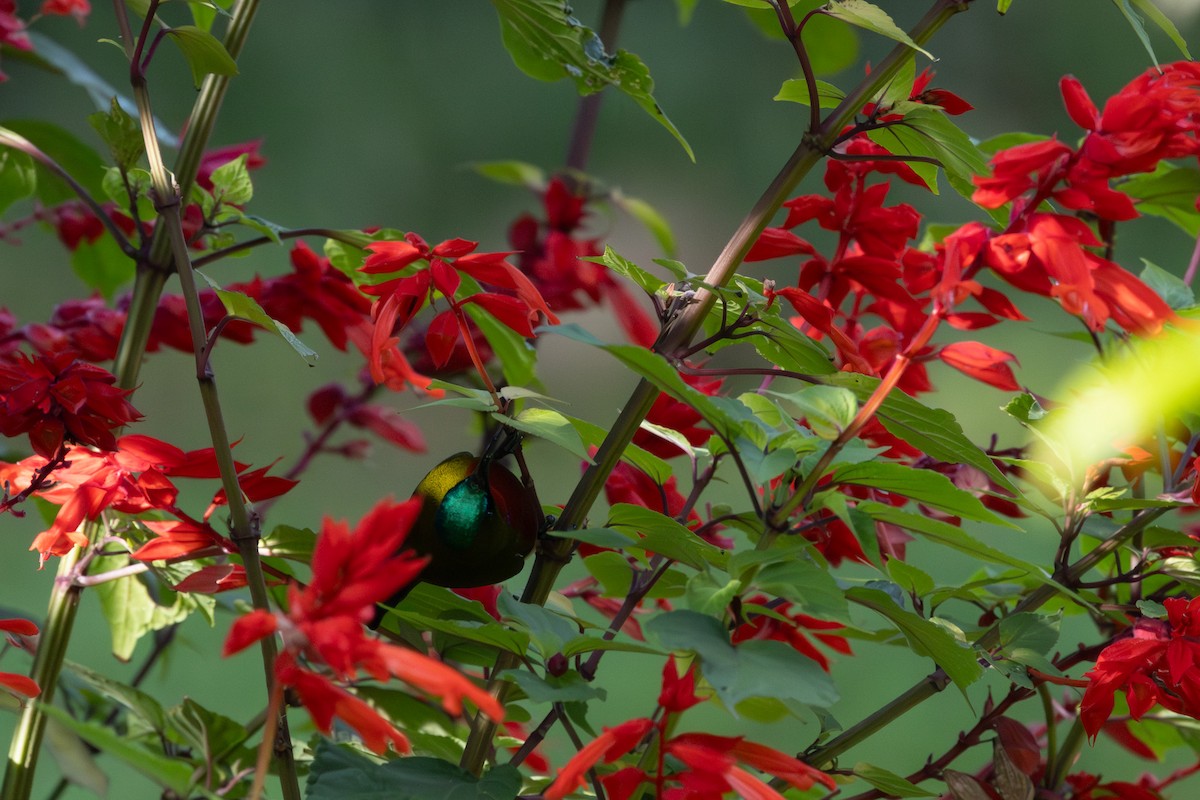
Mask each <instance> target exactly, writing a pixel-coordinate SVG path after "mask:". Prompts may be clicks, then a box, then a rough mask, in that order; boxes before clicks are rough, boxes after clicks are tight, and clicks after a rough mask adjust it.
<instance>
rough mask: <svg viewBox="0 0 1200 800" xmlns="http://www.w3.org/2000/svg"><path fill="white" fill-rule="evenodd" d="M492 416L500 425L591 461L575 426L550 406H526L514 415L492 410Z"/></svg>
mask: <svg viewBox="0 0 1200 800" xmlns="http://www.w3.org/2000/svg"><path fill="white" fill-rule="evenodd" d="M492 418H493V419H495V420H496V421H497V422H499V423H500V424H501V425H507V426H508V427H510V428H516V429H517V430H519V431H521V432H522V433H527V434H529V435H530V436H536V437H538V438H539V439H545V440H546V441H548V442H551V443H553V444H556V445H558V446H559V447H561V448H562V449H564V450H566V451H567V452H568V453H570V454H571V455H573V456H579V458H581V459H583V460H584V461H586V462H587V463H589V464H590V463H592V457H591V456H589V455H588V452H587V448H585V447H584V446H583V441H582V440H581V439H580V438H579V433H578V432H577V431H576V430H575V426H573V425H572V424H571V421H570V420H569V419H567V418H566V417H565V416H563V415H562V414H560V413H559V412H557V411H555V410H554V409H551V408H527V409H525V410H524V411H522V412H521V413H520V414H517V416H515V417H509V416H507V415H505V414H501V413H500V412H499V411H494V412H492Z"/></svg>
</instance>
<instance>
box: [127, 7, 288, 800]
mask: <svg viewBox="0 0 1200 800" xmlns="http://www.w3.org/2000/svg"><path fill="white" fill-rule="evenodd" d="M120 1H121V0H117V2H120ZM134 97H135V98H136V100H137V103H138V111H139V112H140V117H141V121H142V134H143V138H144V139H145V141H146V155H147V158H148V159H149V162H150V176H151V179H152V180H153V183H154V192H155V194H156V195H157V197H156V207H157V210H158V212H159V223H158V226H157V227H158V229H163V228H165V229H166V230H167V235H168V237H169V240H170V248H171V258H172V260H173V261H174V263H175V272H176V274H177V275H178V276H179V283H180V287H181V288H182V290H183V298H184V303H185V304H186V306H187V312H188V314H187V315H188V328H189V329H190V331H191V335H192V348H193V351H194V353H195V357H196V381H197V383H198V386H199V391H200V399H201V402H202V403H203V405H204V414H205V417H206V419H207V421H208V429H209V434H210V436H211V439H212V444H213V453H214V455H215V457H216V461H217V468H218V470H219V472H220V475H221V485H222V487H223V488H224V489H225V498H226V501H227V502H228V504H229V514H230V518H231V526H232V528H233V530H232V538H233V541H234V542H235V543H236V544H237V546H238V552H239V553H240V554H241V557H242V563H243V565H244V566H245V569H246V581H247V584H248V586H249V589H250V598H251V601H252V602H253V604H254V607H255V608H256V609H259V610H262V611H269V610H270V608H271V602H270V597H269V596H268V594H267V584H266V577H265V575H264V574H263V570H262V562H261V560H260V557H259V553H258V540H259V531H258V522H257V519H252V518H251V514H250V510H249V508H248V507H247V505H246V502H245V499H244V497H243V495H242V491H241V487H240V486H239V484H238V477H237V466H236V464H235V463H234V459H233V449H232V446H231V444H230V439H229V433H228V430H227V429H226V427H225V418H224V415H223V414H222V412H221V400H220V396H219V395H218V393H217V384H216V380H215V379H214V377H213V372H212V367H211V364H210V363H209V360H208V358H207V355H206V351H207V343H208V334H207V332H206V331H205V329H204V313H203V311H202V310H201V308H200V294H199V291H198V289H197V287H196V277H195V275H194V273H193V271H192V265H191V260H190V257H189V255H188V248H187V239H186V238H185V236H184V233H183V220H182V217H181V215H180V207H181V204H182V195H181V193H180V188H179V186H178V185H176V184H175V183H174V181H173V180H172V179H171V178H170V176H169V175H168V174H167V169H166V165H165V164H164V163H163V160H162V155H161V152H160V150H159V147H158V135H157V133H156V132H155V130H154V122H153V119H154V117H153V113H152V111H151V108H150V93H149V90H148V89H147V88H146V86H145V83H144V82H142V83H141V84H140V85H139V84H138V83H136V82H135V85H134ZM260 644H261V650H262V658H263V670H264V672H265V675H266V684H267V693H268V695H269V696H270V697H272V698H273V697H274V696H275V695H276V694H277V693H278V691H279V689H278V687H277V686H276V680H275V656H276V653H277V648H276V642H275V638H274V637H273V636H265V637H263V638H262V639H261V640H260ZM277 724H278V726H279V728H278V732H279V742H278V743H276V744H275V755H276V757H277V758H278V767H279V782H280V786H281V788H282V791H283V795H284V797H286V798H289V800H291V799H292V798H295V800H299V798H300V785H299V781H298V779H297V776H296V769H295V764H294V763H293V760H292V748H291V741H290V737H289V735H288V728H287V717H286V715H285V714H284V713H283V710H282V707H280V713H279V719H278V720H277ZM270 746H271V743H270V742H265V741H264V743H263V747H264V749H266V748H268V747H270Z"/></svg>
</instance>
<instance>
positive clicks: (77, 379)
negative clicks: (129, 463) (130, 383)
mask: <svg viewBox="0 0 1200 800" xmlns="http://www.w3.org/2000/svg"><path fill="white" fill-rule="evenodd" d="M116 380H117V379H116V377H115V376H114V375H113V374H112V373H111V372H109V371H107V370H105V369H101V368H100V367H97V366H94V365H92V364H87V363H84V362H83V361H80V360H79V359H77V358H76V356H75V354H74V353H72V352H64V353H58V354H55V355H51V356H35V357H33V358H30V357H29V356H27V355H25V354H24V353H21V352H17V353H15V354H13V355H12V356H11V357H9V358H5V359H0V434H3V435H4V436H20V435H22V434H26V435H28V437H29V442H30V444H31V445H32V447H33V449H34V452H36V453H37V454H38V455H40V456H43V457H44V458H47V459H50V458H53V457H54V456H55V454H56V453H57V452H58V450H59V448H60V447H61V446H62V444H63V443H64V442H75V443H78V444H82V445H90V446H92V447H96V448H98V449H100V450H110V451H111V450H113V449H115V448H116V437H115V436H114V435H113V432H112V431H113V429H115V428H120V427H123V426H125V425H128V424H129V423H131V422H136V421H137V420H139V419H141V418H142V415H141V414H140V413H138V410H137V409H136V408H134V407H133V405H132V404H130V402H129V401H128V400H126V399H125V398H126V397H127V396H128V395H129V393H130V392H129V391H128V390H125V389H119V388H117V387H116V386H115V384H116Z"/></svg>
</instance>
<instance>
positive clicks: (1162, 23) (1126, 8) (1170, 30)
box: [1112, 0, 1191, 66]
mask: <svg viewBox="0 0 1200 800" xmlns="http://www.w3.org/2000/svg"><path fill="white" fill-rule="evenodd" d="M1112 2H1113V5H1115V6H1116V7H1117V9H1118V10H1119V11H1120V12H1121V14H1122V15H1123V16H1124V17H1125V21H1126V22H1128V23H1129V27H1130V28H1132V29H1133V32H1134V34H1135V35H1136V36H1137V38H1138V41H1140V42H1141V43H1142V47H1144V48H1146V53H1147V54H1148V55H1149V56H1150V61H1151V62H1152V63H1153V64H1154V65H1155V66H1158V56H1156V55H1155V54H1154V46H1153V45H1152V44H1151V43H1150V35H1149V34H1148V33H1146V26H1145V25H1143V24H1142V18H1141V16H1139V15H1138V13H1137V12H1136V11H1134V10H1133V5H1136V6H1137V7H1138V8H1139V9H1140V10H1141V11H1142V12H1143V13H1146V15H1147V16H1149V17H1150V18H1151V21H1152V22H1154V23H1155V24H1157V25H1158V26H1159V27H1161V28H1162V29H1163V30H1164V31H1166V32H1167V35H1168V36H1170V38H1171V40H1172V41H1173V42H1175V44H1176V46H1177V47H1179V49H1180V50H1182V51H1183V53H1184V55H1185V56H1187V57H1188V58H1191V56H1190V55H1187V45H1186V44H1185V43H1184V42H1183V38H1182V37H1181V36H1180V35H1179V31H1178V29H1176V28H1175V25H1174V24H1173V23H1172V22H1171V21H1170V20H1169V19H1167V18H1166V17H1165V16H1163V13H1162V12H1161V11H1159V10H1158V9H1157V8H1155V6H1154V3H1153V2H1151V1H1150V0H1142V1H1141V2H1138V1H1137V0H1132V3H1133V4H1132V5H1131V0H1112Z"/></svg>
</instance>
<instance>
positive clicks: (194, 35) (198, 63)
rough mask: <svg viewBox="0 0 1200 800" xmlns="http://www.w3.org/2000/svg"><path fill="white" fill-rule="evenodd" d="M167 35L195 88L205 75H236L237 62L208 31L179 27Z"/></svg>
mask: <svg viewBox="0 0 1200 800" xmlns="http://www.w3.org/2000/svg"><path fill="white" fill-rule="evenodd" d="M167 35H168V36H170V37H171V40H172V41H174V42H175V44H176V45H178V47H179V50H180V52H182V53H183V57H184V58H185V59H186V60H187V63H188V67H190V68H191V70H192V81H193V82H194V83H195V84H196V88H200V84H201V83H202V82H203V81H204V76H205V75H209V74H212V75H226V76H233V75H237V74H238V69H237V62H235V61H234V60H233V57H232V56H230V55H229V51H228V50H226V49H225V45H223V44H221V41H220V40H219V39H217V37H215V36H213V35H212V34H211V33H209V32H208V31H206V30H203V29H201V28H197V27H196V26H195V25H180V26H179V27H178V28H171V29H170V30H168V31H167Z"/></svg>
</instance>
